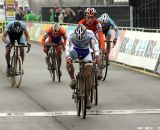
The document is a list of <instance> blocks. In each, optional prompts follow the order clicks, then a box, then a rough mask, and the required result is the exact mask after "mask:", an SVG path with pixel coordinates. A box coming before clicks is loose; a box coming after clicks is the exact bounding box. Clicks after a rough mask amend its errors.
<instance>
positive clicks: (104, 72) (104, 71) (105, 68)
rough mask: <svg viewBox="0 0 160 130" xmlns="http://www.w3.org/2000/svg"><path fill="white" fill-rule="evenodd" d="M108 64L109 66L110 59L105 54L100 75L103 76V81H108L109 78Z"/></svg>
mask: <svg viewBox="0 0 160 130" xmlns="http://www.w3.org/2000/svg"><path fill="white" fill-rule="evenodd" d="M108 64H109V57H108V54H107V53H106V54H104V55H103V56H102V65H101V68H100V69H101V70H100V73H101V74H102V76H103V79H102V80H103V81H104V80H105V79H106V77H107V73H108Z"/></svg>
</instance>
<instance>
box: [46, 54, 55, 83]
mask: <svg viewBox="0 0 160 130" xmlns="http://www.w3.org/2000/svg"><path fill="white" fill-rule="evenodd" d="M54 61H55V59H54V57H53V56H52V55H49V65H48V66H49V67H50V69H49V71H50V75H51V79H52V81H55V62H54Z"/></svg>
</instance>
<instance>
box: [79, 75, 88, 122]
mask: <svg viewBox="0 0 160 130" xmlns="http://www.w3.org/2000/svg"><path fill="white" fill-rule="evenodd" d="M80 80H81V90H82V92H81V109H82V118H83V119H85V118H86V109H87V86H86V79H85V76H83V77H82V78H81V79H80Z"/></svg>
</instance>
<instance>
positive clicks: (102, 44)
mask: <svg viewBox="0 0 160 130" xmlns="http://www.w3.org/2000/svg"><path fill="white" fill-rule="evenodd" d="M97 31H98V36H99V41H100V44H101V48H102V49H105V42H104V37H103V30H102V26H101V24H100V23H98V24H97Z"/></svg>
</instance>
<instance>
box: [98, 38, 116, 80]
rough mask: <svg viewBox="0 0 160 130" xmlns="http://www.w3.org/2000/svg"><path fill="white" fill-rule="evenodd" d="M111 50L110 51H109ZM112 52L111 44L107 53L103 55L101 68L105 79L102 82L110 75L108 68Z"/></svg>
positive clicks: (108, 45) (107, 46)
mask: <svg viewBox="0 0 160 130" xmlns="http://www.w3.org/2000/svg"><path fill="white" fill-rule="evenodd" d="M105 42H106V44H107V43H111V42H113V41H105ZM107 48H109V49H107ZM109 50H110V44H107V45H106V52H105V53H103V54H102V64H101V65H100V66H99V69H100V74H101V75H102V77H103V79H102V81H105V79H106V77H107V73H108V66H109V52H108V51H109Z"/></svg>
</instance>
